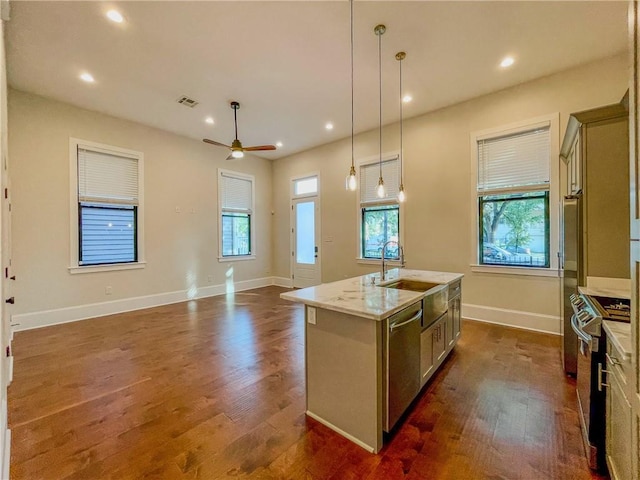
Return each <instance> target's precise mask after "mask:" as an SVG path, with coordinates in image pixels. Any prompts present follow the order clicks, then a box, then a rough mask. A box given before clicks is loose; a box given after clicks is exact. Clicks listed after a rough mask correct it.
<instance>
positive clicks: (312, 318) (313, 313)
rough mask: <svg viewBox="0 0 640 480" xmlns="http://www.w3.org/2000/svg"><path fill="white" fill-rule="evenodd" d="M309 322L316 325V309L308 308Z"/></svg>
mask: <svg viewBox="0 0 640 480" xmlns="http://www.w3.org/2000/svg"><path fill="white" fill-rule="evenodd" d="M307 322H309V323H310V324H311V325H315V324H316V307H307Z"/></svg>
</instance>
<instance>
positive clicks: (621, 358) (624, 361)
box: [605, 322, 637, 480]
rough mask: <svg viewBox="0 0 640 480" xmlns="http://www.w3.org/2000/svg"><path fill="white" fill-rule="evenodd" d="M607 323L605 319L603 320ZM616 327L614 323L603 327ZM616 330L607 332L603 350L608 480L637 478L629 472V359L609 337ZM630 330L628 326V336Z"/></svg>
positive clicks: (630, 414)
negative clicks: (604, 356) (605, 346)
mask: <svg viewBox="0 0 640 480" xmlns="http://www.w3.org/2000/svg"><path fill="white" fill-rule="evenodd" d="M607 323H608V322H607ZM611 327H615V328H618V329H620V326H618V325H615V324H614V325H611V323H608V325H606V326H605V329H606V330H609V329H610V328H611ZM606 330H605V331H606ZM616 333H617V332H615V331H613V332H612V331H607V353H606V373H607V375H606V387H607V389H606V392H607V393H606V396H607V399H606V405H607V413H606V417H607V422H606V434H605V435H606V452H607V466H608V467H609V473H610V475H611V479H612V480H632V479H637V476H636V475H634V472H633V468H632V467H633V463H632V460H633V452H632V450H631V449H632V438H633V432H632V426H633V414H632V410H631V403H630V402H629V399H630V398H632V397H631V395H632V394H633V391H632V390H633V389H632V388H631V382H630V381H631V375H630V374H631V372H632V367H631V358H630V356H628V355H625V353H624V352H622V351H621V350H620V349H618V348H616V346H615V345H614V343H613V342H612V340H611V339H612V337H614V336H615V334H616ZM630 333H631V329H629V335H630Z"/></svg>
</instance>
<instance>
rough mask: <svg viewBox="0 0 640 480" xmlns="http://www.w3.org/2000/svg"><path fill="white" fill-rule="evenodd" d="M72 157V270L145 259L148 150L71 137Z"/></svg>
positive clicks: (89, 269) (115, 265) (110, 267)
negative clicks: (144, 196) (144, 153)
mask: <svg viewBox="0 0 640 480" xmlns="http://www.w3.org/2000/svg"><path fill="white" fill-rule="evenodd" d="M71 157H72V158H71V165H72V177H73V179H74V180H75V182H73V183H74V184H73V185H72V187H73V195H72V213H73V215H72V237H71V238H72V239H73V240H72V256H71V257H72V258H71V263H72V267H71V268H72V273H76V272H77V271H79V270H86V271H93V270H95V267H100V268H107V269H112V268H126V267H127V264H139V263H142V262H141V245H142V241H141V238H142V235H141V225H142V222H141V218H142V153H140V152H134V151H130V150H124V149H121V148H117V147H111V146H108V145H100V144H96V143H92V142H86V141H83V140H76V139H71ZM74 218H75V220H74ZM87 267H94V268H93V269H92V268H87ZM74 269H75V271H74Z"/></svg>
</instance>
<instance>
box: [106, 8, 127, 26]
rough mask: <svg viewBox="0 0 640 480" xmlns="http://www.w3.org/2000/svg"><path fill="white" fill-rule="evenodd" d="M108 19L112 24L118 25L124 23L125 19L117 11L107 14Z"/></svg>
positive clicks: (110, 11)
mask: <svg viewBox="0 0 640 480" xmlns="http://www.w3.org/2000/svg"><path fill="white" fill-rule="evenodd" d="M107 18H108V19H109V20H111V21H112V22H116V23H122V22H123V21H124V17H123V16H122V14H121V13H120V12H119V11H117V10H109V11H108V12H107Z"/></svg>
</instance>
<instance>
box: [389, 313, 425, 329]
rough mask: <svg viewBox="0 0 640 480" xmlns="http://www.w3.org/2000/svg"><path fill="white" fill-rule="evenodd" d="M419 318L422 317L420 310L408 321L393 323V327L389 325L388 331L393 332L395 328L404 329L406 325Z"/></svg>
mask: <svg viewBox="0 0 640 480" xmlns="http://www.w3.org/2000/svg"><path fill="white" fill-rule="evenodd" d="M420 317H422V310H420V311H419V312H418V313H416V314H415V315H414V316H413V317H411V318H410V319H409V320H405V321H404V322H400V323H394V324H393V325H391V326H390V327H389V331H390V332H393V331H394V330H395V329H396V328H400V327H404V326H405V325H407V324H409V323H411V322H413V321H415V320H417V319H419V318H420Z"/></svg>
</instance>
